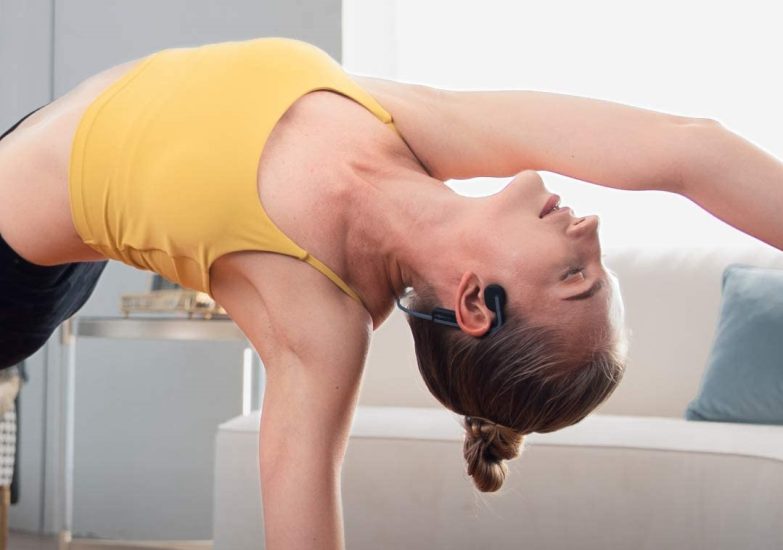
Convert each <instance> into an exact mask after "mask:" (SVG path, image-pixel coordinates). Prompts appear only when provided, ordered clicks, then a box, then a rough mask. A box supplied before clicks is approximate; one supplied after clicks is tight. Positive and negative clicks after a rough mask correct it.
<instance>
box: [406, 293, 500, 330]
mask: <svg viewBox="0 0 783 550" xmlns="http://www.w3.org/2000/svg"><path fill="white" fill-rule="evenodd" d="M396 300H397V307H399V308H400V309H401V310H403V311H404V312H405V313H409V314H410V315H413V316H414V317H418V318H419V319H424V320H425V321H432V322H433V323H437V324H440V325H446V326H449V327H452V328H457V329H459V328H460V326H459V324H458V323H457V314H456V313H455V312H454V310H452V309H446V308H442V307H436V308H435V309H433V310H432V313H424V312H422V311H413V310H411V309H408V308H406V307H405V306H403V305H402V304H401V303H400V299H399V298H396ZM484 303H485V304H486V305H487V307H488V308H490V309H491V310H492V311H494V312H495V320H494V321H492V329H491V330H490V331H489V332H487V333H485V334H484V335H483V336H482V338H483V337H484V336H487V335H489V334H494V333H495V332H497V330H498V329H499V328H500V327H501V326H503V322H504V321H505V319H504V316H503V311H504V308H505V307H506V291H505V290H504V289H503V287H502V286H500V285H498V284H491V285H488V286H487V287H486V288H485V289H484ZM460 330H461V329H460Z"/></svg>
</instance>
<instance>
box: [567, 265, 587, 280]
mask: <svg viewBox="0 0 783 550" xmlns="http://www.w3.org/2000/svg"><path fill="white" fill-rule="evenodd" d="M573 276H578V277H580V278H582V279H584V278H585V274H584V273H583V268H581V267H577V268H574V269H572V270H570V271H569V272H568V278H571V277H573Z"/></svg>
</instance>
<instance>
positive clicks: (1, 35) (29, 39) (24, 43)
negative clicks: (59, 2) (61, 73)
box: [0, 0, 52, 130]
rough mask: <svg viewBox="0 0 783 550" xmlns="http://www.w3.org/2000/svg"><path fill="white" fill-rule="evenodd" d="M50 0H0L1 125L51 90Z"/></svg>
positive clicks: (46, 98) (45, 97)
mask: <svg viewBox="0 0 783 550" xmlns="http://www.w3.org/2000/svg"><path fill="white" fill-rule="evenodd" d="M51 15H52V4H51V0H0V127H2V128H3V130H5V128H7V127H8V126H10V125H11V124H12V123H13V122H15V121H16V120H18V119H19V118H21V116H22V115H23V114H25V113H28V112H29V111H32V110H33V109H34V108H36V107H38V106H40V105H43V104H44V103H47V102H48V101H49V99H50V97H51V94H52V79H51V74H52V63H51V53H52V17H51Z"/></svg>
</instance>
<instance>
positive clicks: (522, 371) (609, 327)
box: [407, 277, 627, 492]
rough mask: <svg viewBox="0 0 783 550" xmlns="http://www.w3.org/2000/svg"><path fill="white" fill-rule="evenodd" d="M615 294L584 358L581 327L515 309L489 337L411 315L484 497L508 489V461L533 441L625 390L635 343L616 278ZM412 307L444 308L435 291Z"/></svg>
mask: <svg viewBox="0 0 783 550" xmlns="http://www.w3.org/2000/svg"><path fill="white" fill-rule="evenodd" d="M610 288H611V289H612V290H613V291H614V292H615V294H614V295H613V299H612V306H613V307H612V308H611V310H610V311H612V312H613V314H612V315H610V319H607V324H606V326H603V327H594V330H593V333H594V334H593V337H592V338H588V339H587V341H591V342H593V343H592V344H589V345H588V344H583V345H582V347H583V349H580V350H578V351H577V350H575V349H574V348H575V345H574V344H573V338H572V337H569V332H570V333H571V334H573V328H565V325H564V326H563V327H561V326H544V325H542V324H536V323H533V322H532V321H531V320H530V319H528V318H527V317H525V316H523V315H522V314H520V313H518V312H516V311H514V310H513V309H512V308H508V309H509V310H508V311H507V312H506V318H505V322H504V324H503V326H502V327H501V328H500V329H499V330H498V331H497V332H496V333H495V334H493V335H491V336H490V335H487V336H484V337H482V338H476V337H473V336H471V335H469V334H467V333H465V332H463V331H461V330H455V329H454V328H450V327H446V326H443V325H439V324H435V323H432V322H430V321H427V320H423V319H419V318H416V317H413V316H411V315H407V319H408V324H409V325H410V327H411V331H412V333H413V339H414V343H415V348H416V359H417V362H418V365H419V371H420V372H421V375H422V377H423V378H424V382H425V383H426V385H427V388H428V389H429V390H430V392H431V393H432V394H433V395H434V396H435V398H436V399H437V400H438V401H440V402H441V403H442V404H443V405H444V406H445V407H447V408H449V409H451V410H452V411H454V412H456V413H457V414H460V415H464V416H465V420H464V426H465V430H466V433H465V443H464V448H463V452H464V455H465V460H466V462H467V467H468V475H470V476H471V477H472V478H473V481H474V483H475V484H476V487H478V489H479V490H481V491H484V492H488V491H497V490H498V489H500V487H501V485H502V484H503V481H504V479H505V477H506V475H507V473H508V468H507V466H506V464H505V463H504V460H508V459H511V458H515V457H517V456H519V454H520V450H521V445H522V442H523V439H524V436H525V435H526V434H529V433H532V432H540V433H545V432H552V431H555V430H559V429H560V428H564V427H566V426H570V425H571V424H575V423H577V422H579V421H580V420H582V419H583V418H584V417H585V416H587V414H588V413H590V411H592V410H593V409H594V408H595V407H597V406H598V405H599V404H600V403H601V402H603V401H604V400H605V399H606V398H607V397H609V395H611V393H612V392H613V391H614V389H615V388H616V387H617V384H618V383H619V381H620V379H621V378H622V374H623V371H624V367H625V365H624V361H625V354H626V349H627V337H626V333H625V328H624V319H623V315H624V312H623V308H622V299H621V297H620V291H619V285H618V283H617V279H616V277H614V278H613V279H612V285H610ZM409 300H410V301H409V306H408V307H410V308H412V309H415V310H418V311H425V312H429V311H431V310H432V309H433V308H434V307H436V306H438V305H439V304H438V299H437V296H436V294H435V292H434V290H433V289H432V287H428V286H425V287H424V288H422V289H421V290H420V291H417V292H412V293H411V294H410V298H409ZM583 334H584V331H583Z"/></svg>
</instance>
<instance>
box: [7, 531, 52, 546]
mask: <svg viewBox="0 0 783 550" xmlns="http://www.w3.org/2000/svg"><path fill="white" fill-rule="evenodd" d="M8 548H9V550H57V539H56V538H55V537H39V536H37V535H28V534H25V533H17V532H14V531H11V534H10V535H9V536H8Z"/></svg>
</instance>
